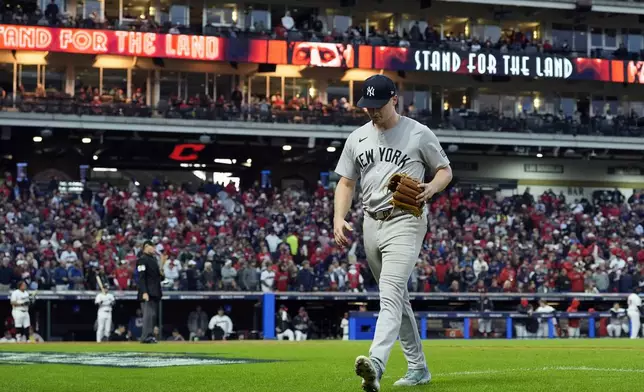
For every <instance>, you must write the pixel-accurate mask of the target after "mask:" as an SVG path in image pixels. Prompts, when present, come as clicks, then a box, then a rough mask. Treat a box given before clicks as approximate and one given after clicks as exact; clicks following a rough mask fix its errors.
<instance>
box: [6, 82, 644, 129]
mask: <svg viewBox="0 0 644 392" xmlns="http://www.w3.org/2000/svg"><path fill="white" fill-rule="evenodd" d="M0 97H3V98H4V99H2V100H1V101H0V102H1V105H2V106H4V107H6V108H7V110H13V109H10V108H12V106H13V102H12V100H11V97H10V95H8V94H7V93H6V92H5V91H4V90H2V89H1V88H0ZM16 107H17V108H18V110H20V111H22V112H35V113H61V114H77V115H107V116H127V117H150V116H153V115H160V116H163V117H166V118H175V119H202V120H219V121H252V122H268V123H294V124H322V125H336V126H341V125H347V126H358V125H362V124H364V123H365V122H366V121H368V119H367V115H366V113H365V112H364V110H362V109H359V108H357V107H355V106H354V105H352V104H351V102H349V100H348V99H347V98H346V97H340V98H334V99H330V101H329V102H328V103H326V104H325V103H323V102H322V101H321V100H320V99H319V98H312V99H310V100H308V101H307V99H305V98H304V97H298V96H291V97H284V98H283V97H282V96H281V94H280V93H275V94H273V95H271V96H270V97H263V96H258V95H254V96H253V97H251V101H250V102H248V99H247V98H246V97H245V94H243V93H242V92H241V90H239V89H235V90H233V91H232V92H231V93H230V94H219V96H218V97H217V98H216V99H213V98H211V97H210V96H208V95H207V94H203V95H202V94H196V95H193V96H190V97H179V96H177V95H176V94H173V95H171V96H170V97H163V99H162V100H161V101H160V102H159V103H158V105H157V107H156V108H152V107H151V106H149V105H148V104H147V102H146V94H145V91H144V90H143V89H142V88H140V87H137V88H134V89H133V93H132V96H130V97H128V96H126V94H125V93H124V88H122V86H112V87H110V88H109V89H105V90H104V91H103V93H102V94H101V93H100V91H99V89H98V87H92V86H82V87H80V88H79V89H78V91H77V92H76V94H75V95H74V96H70V95H68V94H65V93H61V92H58V91H55V90H49V91H48V90H45V89H44V87H43V86H42V85H38V86H37V88H36V90H35V91H34V92H29V91H25V90H24V88H23V87H22V86H19V94H18V96H17V99H16ZM403 113H404V114H405V115H406V116H408V117H411V118H414V119H416V120H418V121H419V122H421V123H423V124H426V125H428V126H429V127H430V128H432V129H456V130H472V131H492V132H529V133H550V134H555V133H556V134H571V135H598V136H630V137H639V136H641V135H642V134H643V130H644V117H640V115H639V114H638V113H637V112H636V111H635V110H631V112H630V113H625V112H624V111H622V108H621V107H620V108H618V110H617V113H613V112H612V111H611V110H610V109H608V108H603V109H602V108H600V107H597V108H595V110H594V112H593V113H592V114H589V113H582V112H580V111H576V112H574V113H571V114H568V115H567V114H565V113H564V112H563V111H559V112H548V111H545V110H543V109H542V110H534V109H533V110H531V111H528V110H523V111H520V112H518V113H517V112H515V111H514V109H513V110H511V111H510V112H508V111H507V110H505V108H504V110H503V111H500V110H499V108H491V107H482V108H481V110H479V111H475V110H472V109H469V108H466V107H465V106H461V107H458V108H457V107H449V108H447V109H446V110H444V111H443V112H442V113H440V114H439V115H438V116H436V115H434V114H433V113H432V112H430V111H429V110H426V109H418V108H416V106H415V104H414V102H410V103H409V104H405V107H404V110H403Z"/></svg>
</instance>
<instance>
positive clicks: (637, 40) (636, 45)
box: [624, 30, 643, 52]
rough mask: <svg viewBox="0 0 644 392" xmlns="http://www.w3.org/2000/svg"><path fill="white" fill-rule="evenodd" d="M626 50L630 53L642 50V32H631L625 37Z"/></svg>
mask: <svg viewBox="0 0 644 392" xmlns="http://www.w3.org/2000/svg"><path fill="white" fill-rule="evenodd" d="M624 40H625V43H626V49H628V51H629V52H639V51H640V50H641V49H642V42H643V40H642V32H641V31H639V30H630V31H628V35H626V36H625V37H624Z"/></svg>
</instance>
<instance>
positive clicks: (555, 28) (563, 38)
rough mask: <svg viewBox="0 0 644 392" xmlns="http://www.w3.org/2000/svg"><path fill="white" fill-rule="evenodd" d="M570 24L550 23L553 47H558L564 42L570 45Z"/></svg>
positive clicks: (571, 35)
mask: <svg viewBox="0 0 644 392" xmlns="http://www.w3.org/2000/svg"><path fill="white" fill-rule="evenodd" d="M572 37H573V34H572V26H567V25H560V24H553V25H552V44H553V45H554V46H555V48H560V47H561V46H562V45H563V44H564V43H567V44H568V46H570V47H572Z"/></svg>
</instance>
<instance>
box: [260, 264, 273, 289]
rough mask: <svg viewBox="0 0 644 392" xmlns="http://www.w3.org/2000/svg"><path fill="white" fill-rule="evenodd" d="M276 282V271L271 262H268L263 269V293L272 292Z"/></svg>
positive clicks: (261, 278) (261, 277) (261, 281)
mask: <svg viewBox="0 0 644 392" xmlns="http://www.w3.org/2000/svg"><path fill="white" fill-rule="evenodd" d="M274 282H275V271H274V270H273V269H272V263H271V262H270V261H266V262H265V263H264V267H263V268H262V273H261V276H260V283H261V286H262V292H264V293H270V292H272V291H273V285H274Z"/></svg>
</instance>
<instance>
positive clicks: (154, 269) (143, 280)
mask: <svg viewBox="0 0 644 392" xmlns="http://www.w3.org/2000/svg"><path fill="white" fill-rule="evenodd" d="M155 255H156V248H155V247H154V244H153V243H152V242H151V241H145V243H144V244H143V254H142V255H141V257H139V259H138V260H137V261H136V270H137V271H138V273H139V282H138V287H139V294H138V299H139V301H140V302H141V310H142V311H143V333H142V334H141V343H156V342H157V341H156V338H155V337H154V334H153V331H154V326H155V325H156V319H157V310H158V308H159V301H161V297H162V294H161V280H162V279H163V275H162V274H161V268H159V263H158V262H157V258H156V256H155Z"/></svg>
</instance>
